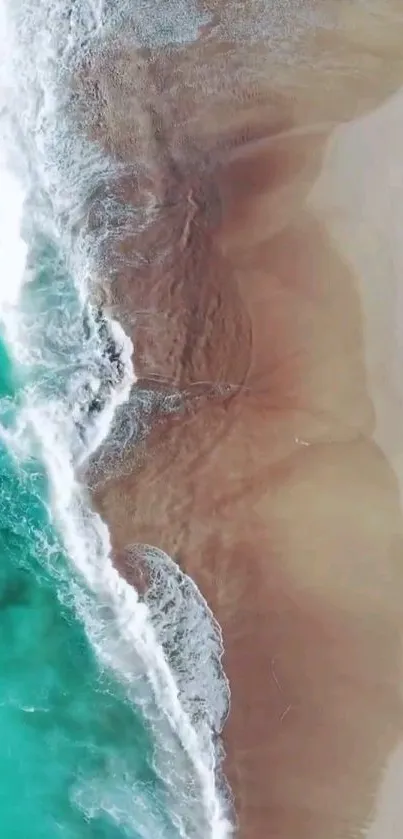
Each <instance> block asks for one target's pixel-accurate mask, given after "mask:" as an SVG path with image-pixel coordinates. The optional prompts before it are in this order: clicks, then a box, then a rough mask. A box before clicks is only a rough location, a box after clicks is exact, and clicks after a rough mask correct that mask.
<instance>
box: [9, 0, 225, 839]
mask: <svg viewBox="0 0 403 839" xmlns="http://www.w3.org/2000/svg"><path fill="white" fill-rule="evenodd" d="M143 5H144V4H140V5H139V8H140V6H143ZM150 8H151V7H150ZM172 8H173V9H174V11H173V12H172V13H171V17H169V15H168V16H167V15H165V17H164V18H163V20H164V26H163V33H165V34H164V37H167V33H168V36H169V37H170V38H173V37H174V35H173V34H172V33H175V26H177V18H178V14H179V12H178V9H177V8H176V6H175V7H172ZM134 9H135V6H134V4H133V3H124V2H123V0H122V3H121V4H119V3H118V2H114V3H113V4H109V3H108V2H106V0H105V2H103V3H102V2H98V3H96V2H91V1H90V0H0V54H1V56H2V59H1V64H0V835H1V836H4V837H5V839H57V837H65V839H90V837H91V839H121V837H130V839H226V837H228V836H229V835H230V833H231V828H230V825H229V822H228V818H227V804H226V801H225V796H224V793H223V789H222V779H221V778H220V776H219V773H218V767H219V753H218V752H217V738H216V735H217V733H218V732H219V731H220V729H221V726H222V722H223V720H224V718H225V714H226V711H227V707H228V686H227V683H226V680H225V678H224V675H223V673H222V670H221V654H222V645H221V635H220V632H219V627H218V626H217V625H216V624H215V622H214V621H213V619H212V616H211V614H210V612H209V610H208V608H207V606H206V604H205V603H204V601H203V598H202V597H201V595H200V594H199V592H198V591H197V589H196V587H195V586H194V585H193V584H192V582H191V581H190V580H189V579H188V578H186V577H185V576H184V575H183V574H181V573H180V572H179V571H178V569H177V567H176V566H175V565H174V563H172V561H171V560H170V559H169V558H168V557H165V555H163V554H162V553H161V552H158V551H150V556H149V561H150V569H151V570H152V580H153V585H152V586H151V589H150V593H149V595H148V597H147V599H146V602H140V600H139V598H138V596H137V594H136V592H135V591H134V590H132V589H131V588H130V587H129V586H127V585H126V584H125V583H124V581H123V580H121V579H120V578H119V576H118V574H117V572H116V571H114V569H113V566H112V563H111V558H110V547H109V534H108V531H107V527H106V525H105V524H104V523H103V522H102V521H101V520H100V519H99V517H98V516H97V515H96V514H95V513H94V512H92V511H91V507H90V500H89V498H88V496H87V493H86V490H85V487H83V486H81V485H80V484H79V482H78V480H77V474H78V470H79V468H81V467H82V466H83V464H84V463H85V460H86V458H87V457H88V456H89V455H90V454H91V453H93V452H94V451H95V450H96V449H97V447H98V446H99V445H100V444H101V443H102V441H103V440H104V439H105V437H106V436H107V434H108V430H109V428H110V427H111V423H112V421H113V419H114V416H115V413H116V410H118V408H119V405H120V406H124V405H125V404H126V403H127V400H128V398H129V394H130V391H131V387H132V384H133V382H134V380H135V376H134V370H133V365H132V359H131V351H132V348H131V345H130V342H129V341H128V339H127V338H126V336H125V335H124V333H123V331H122V330H121V328H120V326H119V324H117V323H115V322H114V321H111V320H110V319H109V318H108V316H107V315H106V314H105V313H103V312H101V311H100V310H99V308H98V307H97V306H95V304H93V303H92V302H91V300H92V299H93V297H91V294H90V290H91V288H92V289H93V288H94V285H96V283H97V282H98V281H99V276H98V273H99V272H98V268H99V261H97V255H98V245H99V244H100V241H97V237H98V239H99V240H102V241H103V242H105V237H106V236H107V235H108V225H109V223H110V221H111V218H110V215H108V213H110V208H109V207H107V206H105V207H104V208H103V223H102V225H101V227H100V230H99V231H98V233H97V236H94V235H93V234H91V235H90V234H89V233H88V232H87V233H86V232H85V229H84V228H85V226H84V225H82V224H81V222H82V219H83V217H84V215H85V210H84V208H85V206H86V202H88V200H89V199H90V197H91V194H92V193H93V190H96V189H97V188H98V187H99V186H100V185H105V184H107V182H108V179H109V178H110V177H112V176H113V175H114V174H115V173H116V171H117V164H115V163H113V161H110V160H107V159H105V158H104V157H103V155H102V154H101V152H100V150H99V149H97V148H95V147H92V146H91V145H90V144H89V143H88V142H87V141H85V140H84V138H83V137H80V136H78V135H77V134H76V133H75V128H74V125H73V123H72V122H71V120H70V119H69V79H70V76H71V73H72V72H73V70H74V66H75V64H76V63H77V62H78V61H80V60H81V59H82V57H83V54H86V53H89V54H90V53H91V51H94V50H96V49H99V48H100V45H101V44H102V41H103V40H104V39H105V37H107V36H108V37H110V36H111V33H112V34H113V33H115V35H116V31H118V30H119V27H121V26H122V25H123V23H124V22H125V20H126V16H127V14H128V10H129V12H130V14H131V15H133V13H134V12H133V10H134ZM175 9H176V11H175ZM152 10H153V15H154V17H153V20H154V23H153V26H154V28H155V26H157V25H158V14H160V13H158V14H156V4H153V5H152ZM179 11H180V10H179ZM161 13H162V12H161ZM151 17H152V16H151ZM151 17H150V14H146V15H145V17H144V15H143V21H145V22H146V23H144V25H143V30H144V32H145V35H144V33H143V37H148V38H150V37H151V36H150V31H151V28H152V27H151V22H150V21H151ZM179 17H181V15H179ZM182 17H183V15H182ZM136 20H137V23H138V21H139V20H140V18H137V19H136ZM187 20H188V30H189V31H188V32H187V35H186V37H190V36H191V34H192V25H191V18H190V16H188V18H187ZM150 27H151V28H150ZM140 29H141V27H140ZM138 30H139V26H137V30H136V31H138ZM133 31H134V30H133ZM185 34H186V33H185ZM133 37H134V36H133ZM161 37H162V36H161ZM157 40H158V38H157ZM119 212H120V214H122V212H123V214H124V208H119ZM112 229H113V235H116V229H117V228H116V224H115V225H112ZM127 404H129V403H127Z"/></svg>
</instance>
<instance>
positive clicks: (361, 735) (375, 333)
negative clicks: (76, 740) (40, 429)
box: [76, 0, 403, 839]
mask: <svg viewBox="0 0 403 839" xmlns="http://www.w3.org/2000/svg"><path fill="white" fill-rule="evenodd" d="M211 5H212V4H211ZM297 5H298V4H297V3H295V4H293V3H290V4H289V14H291V15H292V14H293V7H294V6H295V7H296V6H297ZM311 7H313V8H315V7H316V8H317V4H315V3H313V4H311ZM245 8H247V9H251V8H252V6H249V4H246V5H245ZM321 10H322V13H324V12H326V15H327V16H328V17H327V18H326V20H327V21H329V20H330V19H332V20H333V28H331V27H330V26H329V27H325V26H324V25H323V24H322V26H321V27H320V28H319V29H318V30H316V29H315V27H314V26H313V25H312V24H311V25H310V27H309V28H308V29H305V30H304V31H303V34H302V35H300V36H299V38H298V39H297V41H296V44H295V45H294V47H293V50H292V51H291V53H287V54H286V53H285V52H284V50H282V49H281V48H280V47H278V46H276V47H275V48H274V47H273V48H271V42H270V38H269V37H268V35H267V33H264V32H263V33H262V40H261V42H260V43H257V44H255V45H254V46H253V47H252V46H251V45H250V44H249V45H246V46H245V45H242V44H239V43H238V44H234V43H233V42H230V41H229V40H228V38H227V43H226V44H224V43H223V42H222V37H223V35H222V28H221V29H220V26H221V27H222V23H221V22H220V21H222V20H223V19H224V18H225V14H227V13H229V12H230V8H229V4H223V3H221V4H219V3H217V4H215V12H216V17H215V18H214V25H213V26H212V28H211V29H208V30H203V32H202V33H201V36H200V39H199V41H198V42H197V43H196V44H193V45H189V46H186V47H183V48H182V49H181V50H178V51H176V50H174V51H171V52H169V53H165V52H164V51H163V50H161V51H160V52H159V53H157V52H156V53H148V52H144V51H143V52H139V53H134V52H133V50H123V48H122V47H121V45H120V46H118V45H115V47H114V48H113V49H111V50H110V52H109V55H108V56H106V57H105V56H104V57H103V58H102V60H101V59H100V60H99V61H98V62H93V63H92V64H91V65H90V66H86V67H85V68H83V69H82V71H81V72H80V74H79V75H78V78H77V80H76V85H77V90H78V92H79V94H80V95H81V96H83V95H84V96H85V101H86V103H87V105H88V101H89V96H91V93H92V91H94V90H96V96H95V97H94V98H93V101H92V106H91V107H89V108H87V112H86V117H87V120H88V119H89V124H90V133H91V134H92V136H96V137H97V138H98V139H99V140H101V141H102V142H103V143H104V145H105V146H106V147H107V148H108V149H109V150H111V151H113V152H114V153H115V154H116V155H118V156H120V157H121V158H123V159H124V160H127V161H130V162H131V164H132V167H133V168H132V169H131V171H130V172H129V173H128V174H127V175H126V176H125V177H124V178H122V179H121V180H120V182H119V183H117V184H116V187H115V189H116V192H117V194H119V195H121V196H123V197H124V198H125V200H126V201H128V202H129V203H130V202H131V203H132V204H133V206H140V207H143V208H144V207H146V206H147V207H148V223H147V225H146V226H145V228H143V229H142V230H141V231H139V230H138V228H136V227H135V225H133V231H130V234H126V236H125V239H124V240H122V241H120V242H119V243H118V244H117V245H116V244H114V245H113V247H111V249H110V252H109V254H108V256H109V258H110V259H113V260H114V261H115V264H116V259H117V258H119V260H120V262H119V270H118V271H117V275H116V278H115V283H114V284H113V286H112V287H111V289H110V293H109V303H110V305H111V306H112V307H115V309H117V311H118V312H119V313H120V314H121V316H123V317H124V323H125V325H126V328H128V329H131V332H132V337H133V341H134V346H135V363H136V369H137V372H138V374H139V375H140V377H141V378H142V379H143V380H147V381H152V382H154V384H155V383H158V385H159V386H160V387H164V385H171V384H172V383H174V384H175V385H176V386H178V387H179V388H181V389H182V390H183V391H184V392H187V393H188V394H189V397H188V402H187V409H186V410H185V412H184V413H183V414H180V415H178V416H174V417H170V418H168V419H167V418H165V419H164V418H163V417H161V418H160V421H159V422H158V423H156V425H155V427H154V428H153V430H152V432H151V434H150V436H149V438H148V440H147V443H146V447H145V456H144V457H143V458H142V459H141V460H140V462H139V463H138V464H137V467H136V468H134V467H133V471H132V472H131V474H129V475H125V476H120V477H119V476H115V477H111V478H110V479H108V480H107V481H105V482H104V484H103V485H102V486H100V487H98V489H97V492H96V494H95V501H96V504H97V506H98V508H99V509H100V510H101V512H102V514H103V515H104V517H105V518H106V520H107V521H108V523H109V524H110V526H111V533H112V540H113V546H114V549H115V556H116V562H117V563H118V565H119V567H120V569H121V571H122V573H124V574H125V575H126V576H127V578H128V579H129V580H130V579H131V580H135V579H136V572H135V571H133V570H132V569H131V567H130V564H129V563H128V562H127V561H126V555H125V548H126V547H127V546H129V545H131V544H133V543H143V542H146V543H150V544H155V545H158V546H160V547H161V548H163V549H164V550H166V551H167V552H168V553H169V554H171V555H172V556H173V557H174V558H176V559H177V560H178V562H180V564H181V566H182V567H183V568H184V569H185V570H186V571H187V572H188V573H190V574H191V575H192V576H193V577H194V579H195V580H196V582H197V584H198V585H199V587H200V588H201V590H202V592H203V593H204V594H205V596H206V597H207V599H208V601H209V603H210V605H211V607H212V609H213V610H214V612H215V614H216V616H217V618H218V620H219V622H220V624H221V626H222V628H223V634H224V642H225V648H226V654H225V659H224V665H225V668H226V672H227V674H228V677H229V679H230V684H231V690H232V709H231V714H230V717H229V720H228V722H227V725H226V727H225V731H224V740H225V746H226V749H227V759H226V763H225V771H226V773H227V775H228V777H229V780H230V782H231V785H232V787H233V790H234V793H235V800H236V808H237V814H238V818H239V835H240V837H242V839H266V837H267V839H353V837H354V839H355V837H358V836H361V835H363V834H365V830H366V829H369V833H368V836H369V837H370V839H395V837H397V836H400V835H401V833H402V832H403V812H402V808H401V806H400V799H403V796H402V790H403V759H402V758H401V749H400V751H399V743H400V741H401V738H402V737H403V702H402V678H403V674H402V644H401V641H402V629H403V516H402V508H401V491H402V485H403V337H401V335H400V328H399V323H402V318H403V312H401V311H400V310H401V308H402V306H403V297H402V290H403V286H402V283H403V279H402V277H403V246H402V245H401V241H402V242H403V225H401V224H400V219H401V220H402V221H403V209H401V207H402V208H403V142H402V141H403V94H396V91H398V89H399V87H400V86H401V85H402V84H403V9H402V11H401V12H400V10H399V4H398V3H392V2H387V0H378V2H377V3H376V4H375V3H360V2H358V0H356V2H354V1H353V2H351V3H350V2H347V0H346V2H343V0H339V1H338V2H336V0H335V2H329V3H325V4H322V9H321ZM252 12H253V10H252V11H251V17H253V14H252ZM295 15H296V12H295ZM296 16H297V15H296ZM290 19H291V20H292V18H290ZM336 24H337V25H336ZM291 28H292V27H291ZM286 40H287V39H286ZM347 120H348V121H349V123H348V124H343V125H341V124H342V123H345V122H346V121H347ZM338 126H341V127H338ZM151 207H153V208H154V209H153V216H152V217H151V215H150V208H151ZM89 223H91V224H93V225H95V224H96V223H97V221H96V218H94V217H93V216H92V217H91V213H90V218H89ZM133 315H135V317H133ZM401 333H402V336H403V329H402V330H401ZM211 382H213V383H216V384H217V383H219V384H220V383H221V384H222V383H227V384H231V385H232V386H233V388H232V391H231V393H230V394H228V393H225V392H223V393H222V394H221V396H217V395H215V396H214V397H212V395H211V386H210V384H209V383H211ZM196 386H197V387H196ZM196 392H197V394H199V396H198V398H192V394H194V393H196ZM395 750H397V751H395ZM385 773H386V774H385ZM400 779H401V782H400ZM371 825H372V826H371Z"/></svg>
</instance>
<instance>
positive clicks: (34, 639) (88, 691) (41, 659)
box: [0, 344, 168, 839]
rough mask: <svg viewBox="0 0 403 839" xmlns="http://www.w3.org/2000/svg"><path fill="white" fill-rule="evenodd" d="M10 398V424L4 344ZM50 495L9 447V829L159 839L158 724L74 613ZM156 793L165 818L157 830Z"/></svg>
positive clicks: (35, 471)
mask: <svg viewBox="0 0 403 839" xmlns="http://www.w3.org/2000/svg"><path fill="white" fill-rule="evenodd" d="M0 396H1V406H2V421H3V424H4V423H5V422H7V417H8V418H9V419H10V418H11V417H12V414H13V411H15V410H18V388H15V390H14V391H13V369H12V366H11V363H10V360H9V358H8V353H7V351H6V349H5V347H4V344H0ZM46 499H47V481H46V477H45V474H44V470H43V468H42V467H41V464H40V463H38V462H35V461H30V462H29V463H28V465H27V464H25V465H21V464H20V463H19V462H18V461H17V460H15V459H14V457H13V456H12V455H11V454H10V452H9V451H8V450H7V448H6V447H5V446H4V445H3V444H2V445H1V446H0V560H1V561H0V820H1V834H2V836H4V837H7V839H28V837H29V839H56V837H64V839H89V837H91V839H121V837H126V836H127V837H129V836H130V837H131V839H140V837H143V836H144V835H149V836H150V837H153V839H155V837H156V836H157V835H163V834H162V833H161V834H159V833H157V832H156V830H155V821H154V819H157V821H158V820H160V821H161V824H162V822H163V820H164V817H163V811H162V805H161V804H159V796H158V794H157V781H156V778H155V776H154V773H153V771H152V769H151V760H152V746H151V739H150V736H149V732H148V731H147V728H146V727H145V724H144V721H143V720H142V719H141V717H140V716H139V715H138V714H137V713H136V711H135V709H134V707H133V706H132V705H130V704H129V703H128V702H127V701H126V699H125V697H124V694H123V690H122V688H121V687H120V686H119V684H118V683H117V682H115V681H114V680H113V679H112V678H111V677H110V676H109V675H108V674H106V673H105V672H101V670H100V668H99V665H98V663H97V661H96V659H95V656H94V654H93V652H92V650H91V647H90V645H89V643H88V641H87V638H86V636H85V633H84V630H83V628H82V626H81V624H80V622H79V621H78V619H77V617H76V615H75V613H74V608H73V605H72V603H71V602H70V601H71V596H70V594H69V585H68V561H67V558H66V557H65V556H64V555H63V551H62V549H61V547H60V544H59V540H58V537H57V534H56V533H55V532H54V531H53V528H52V526H51V523H50V521H49V515H48V512H47V507H46ZM54 569H59V573H58V574H56V573H55V571H54ZM80 802H81V803H80ZM147 802H149V807H150V811H151V809H152V811H153V819H152V821H151V825H152V824H154V828H153V829H151V831H150V832H149V833H148V832H147V829H146V827H145V825H146V822H147V808H148V805H147ZM140 804H141V807H140V806H139V805H140ZM136 807H138V811H137V812H138V824H139V831H138V832H137V829H136ZM108 811H110V812H108ZM111 813H112V814H111ZM141 825H143V827H141ZM144 831H146V832H144ZM164 835H168V834H165V833H164Z"/></svg>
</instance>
